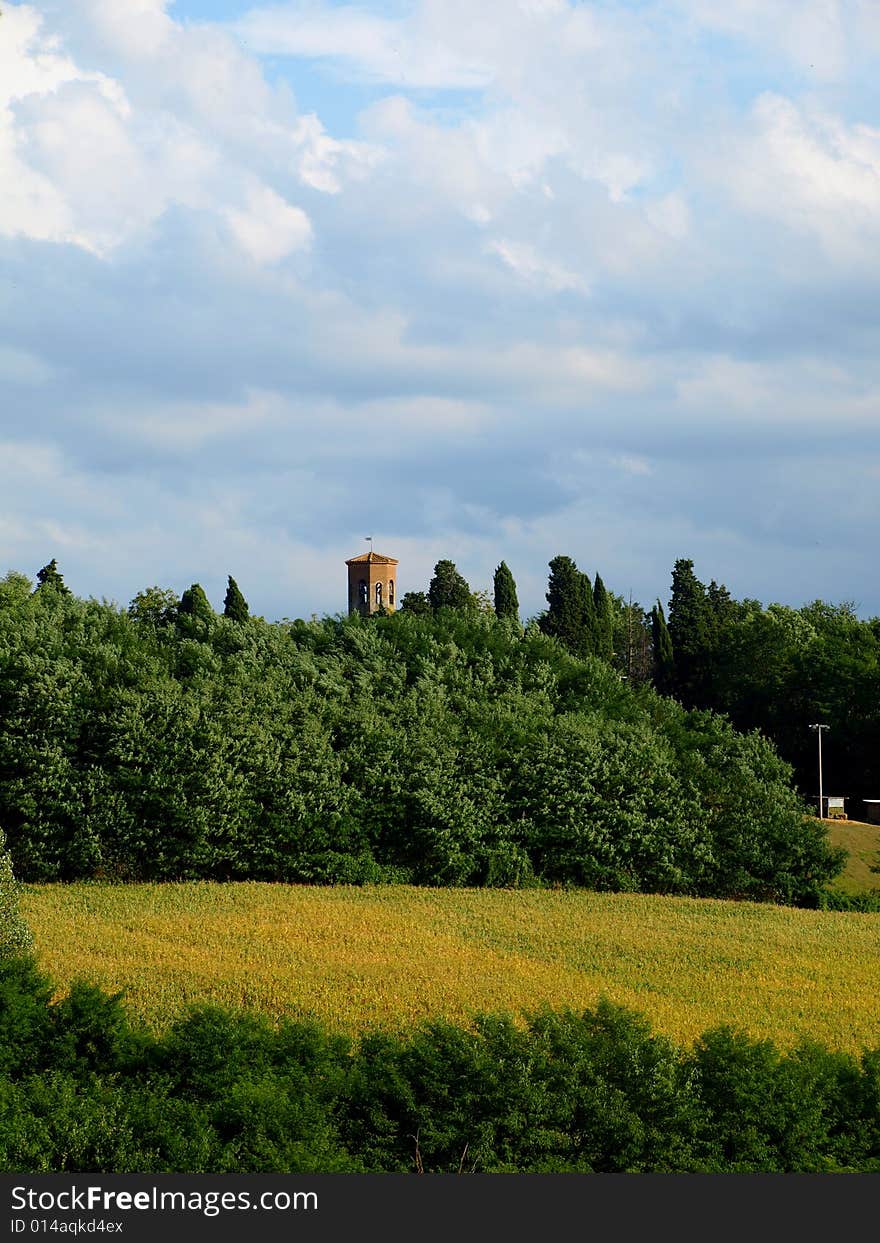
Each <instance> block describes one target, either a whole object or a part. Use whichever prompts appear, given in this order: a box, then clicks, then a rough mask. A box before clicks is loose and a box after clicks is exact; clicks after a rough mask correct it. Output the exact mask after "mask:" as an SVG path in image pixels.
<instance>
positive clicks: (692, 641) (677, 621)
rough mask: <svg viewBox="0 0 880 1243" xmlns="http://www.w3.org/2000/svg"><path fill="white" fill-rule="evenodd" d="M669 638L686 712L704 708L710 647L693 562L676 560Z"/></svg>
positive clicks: (705, 608)
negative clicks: (691, 709)
mask: <svg viewBox="0 0 880 1243" xmlns="http://www.w3.org/2000/svg"><path fill="white" fill-rule="evenodd" d="M669 635H670V638H671V639H672V651H673V656H674V658H675V686H676V691H677V694H678V697H679V699H680V700H681V702H682V703H683V704H684V706H685V707H686V708H699V707H703V706H704V703H703V697H704V689H705V686H704V683H705V672H706V665H707V660H708V654H709V647H710V617H709V607H708V604H707V601H706V588H705V587H704V585H703V584H702V583H701V582H700V580H699V579H698V578H697V576H696V574H695V573H694V563H693V561H686V560H684V559H683V558H679V560H678V561H676V563H675V566H674V567H673V570H672V596H671V598H670V601H669Z"/></svg>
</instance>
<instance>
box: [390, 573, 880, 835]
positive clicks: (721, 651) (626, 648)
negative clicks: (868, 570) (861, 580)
mask: <svg viewBox="0 0 880 1243" xmlns="http://www.w3.org/2000/svg"><path fill="white" fill-rule="evenodd" d="M441 566H442V567H443V574H442V576H436V575H435V579H434V580H433V581H432V584H431V590H430V591H429V592H428V593H427V596H424V597H421V596H420V595H419V593H415V595H414V596H413V598H414V599H415V600H416V602H417V603H418V604H419V606H420V607H430V604H431V601H432V598H433V597H437V596H438V594H439V599H440V600H442V601H443V603H447V602H448V603H452V602H454V603H455V604H456V605H457V606H458V607H462V606H463V605H464V604H465V603H466V601H467V598H468V594H467V593H468V588H467V584H466V583H464V580H461V582H460V583H459V584H458V586H457V590H456V594H455V596H454V601H453V600H450V599H449V597H448V594H447V595H444V592H448V586H449V584H450V583H452V582H454V578H453V573H454V570H455V567H454V566H453V565H452V563H451V562H442V563H440V566H438V570H439V569H440V567H441ZM459 577H460V576H459ZM411 594H412V593H411ZM422 601H424V602H425V603H424V604H422ZM494 607H495V611H496V613H497V614H498V615H499V616H503V615H511V614H512V615H514V616H515V615H516V613H517V611H518V605H517V603H516V585H515V583H514V581H513V577H512V575H511V574H510V571H509V570H508V568H507V566H506V565H505V563H504V562H502V563H501V565H500V566H499V568H498V570H497V571H496V574H495V583H494ZM536 620H537V624H538V626H539V627H540V628H541V630H542V631H543V632H544V633H545V634H549V635H554V636H555V637H556V638H558V639H559V641H560V642H561V643H562V644H563V645H564V646H565V647H566V648H567V650H568V651H570V652H572V653H573V654H574V655H578V656H588V655H592V656H598V657H599V658H601V659H602V660H605V661H607V662H608V663H609V664H611V665H612V667H613V668H615V669H617V670H618V672H619V673H621V675H622V676H624V677H626V678H627V679H628V680H629V681H631V682H650V683H651V684H653V686H654V687H655V689H656V690H657V691H658V692H659V693H660V694H661V695H666V696H672V697H674V698H675V699H677V700H678V701H679V702H680V703H681V704H682V705H683V706H684V707H686V708H696V709H709V710H711V711H714V712H721V713H724V714H725V715H726V716H728V717H729V718H730V720H731V721H732V722H733V724H734V725H735V726H736V728H737V729H740V730H752V729H758V730H761V732H762V733H764V734H765V735H766V736H767V737H768V738H770V739H772V741H773V742H774V743H775V744H776V746H777V748H778V750H779V752H780V754H781V755H782V756H783V757H784V758H785V759H786V760H788V761H789V763H790V764H792V766H793V767H794V770H795V779H796V782H797V785H798V788H799V789H800V790H801V792H802V793H803V794H804V796H805V797H809V799H810V803H811V806H812V807H813V809H817V803H816V795H817V793H818V772H817V767H818V766H817V745H816V735H815V733H814V732H813V733H811V731H810V726H811V725H815V724H817V723H821V724H824V725H827V726H828V727H829V728H828V732H827V733H825V734H824V737H823V752H824V754H823V770H824V777H825V793H826V794H829V793H830V794H836V795H843V796H845V797H847V798H849V799H850V800H851V802H850V805H849V808H848V810H849V812H850V814H851V816H853V817H854V818H856V819H858V818H859V817H860V816H861V815H862V813H863V809H862V807H861V806H860V800H862V799H864V798H880V618H870V619H867V620H864V619H861V618H859V617H858V616H857V615H856V612H855V609H854V607H853V606H852V605H851V604H838V605H830V604H825V603H824V602H823V601H821V600H816V601H814V602H813V603H811V604H808V605H805V606H804V607H803V608H799V609H795V608H789V607H786V606H784V605H780V604H771V605H769V606H767V607H765V606H764V605H762V604H761V603H760V602H759V601H757V600H751V599H746V600H736V599H734V598H733V597H732V596H731V594H730V592H729V591H728V590H727V588H726V587H725V586H724V584H723V583H722V584H719V583H717V582H715V581H714V580H712V581H711V582H709V584H708V586H707V585H706V584H705V583H703V582H701V581H700V579H699V578H698V577H697V575H696V573H695V571H694V563H693V562H692V561H689V560H684V559H681V560H678V561H676V563H675V565H674V567H673V570H672V584H671V593H670V597H669V601H668V605H667V608H666V609H664V606H663V604H662V603H661V602H660V601H659V600H658V601H657V602H656V604H655V605H654V607H653V608H652V609H651V611H650V612H646V611H645V610H644V609H643V608H642V607H641V605H640V604H638V602H633V601H631V600H630V601H626V600H624V599H623V598H622V597H621V596H618V595H615V594H614V593H613V592H609V591H608V590H606V588H605V584H604V583H603V581H602V578H601V576H600V575H599V574H598V573H597V574H596V575H595V578H594V579H593V580H592V582H591V580H590V578H589V576H588V575H587V574H585V573H584V572H583V571H581V570H579V569H578V567H577V565H576V563H575V562H574V561H573V560H572V559H571V558H570V557H554V558H553V560H552V561H551V562H550V575H549V581H548V587H547V608H546V610H544V611H543V612H542V613H541V614H540V615H539V617H538V618H537V619H536Z"/></svg>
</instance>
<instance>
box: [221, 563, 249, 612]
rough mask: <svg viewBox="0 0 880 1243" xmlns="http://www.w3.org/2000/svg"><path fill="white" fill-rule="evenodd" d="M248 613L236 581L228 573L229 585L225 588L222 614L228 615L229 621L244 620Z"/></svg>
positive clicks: (245, 602)
mask: <svg viewBox="0 0 880 1243" xmlns="http://www.w3.org/2000/svg"><path fill="white" fill-rule="evenodd" d="M248 615H249V610H248V604H247V600H245V598H244V596H243V595H242V594H241V590H240V588H239V586H238V583H237V582H236V581H235V579H234V578H233V577H232V575H231V574H230V575H229V585H228V587H227V588H226V596H225V598H224V600H223V616H224V617H228V618H229V619H230V621H234V622H244V621H247V619H248Z"/></svg>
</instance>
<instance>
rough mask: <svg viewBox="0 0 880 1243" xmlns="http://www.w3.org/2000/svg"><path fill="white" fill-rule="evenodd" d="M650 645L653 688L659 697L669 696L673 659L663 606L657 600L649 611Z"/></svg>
mask: <svg viewBox="0 0 880 1243" xmlns="http://www.w3.org/2000/svg"><path fill="white" fill-rule="evenodd" d="M651 643H652V646H653V649H654V686H655V687H656V688H657V691H658V692H659V693H660V694H661V695H671V694H672V693H673V691H674V690H675V658H674V655H673V651H672V638H671V636H670V634H669V627H668V626H667V625H666V617H665V616H664V613H663V605H662V604H661V603H660V601H659V600H658V601H657V603H656V604H655V605H654V607H653V608H652V609H651Z"/></svg>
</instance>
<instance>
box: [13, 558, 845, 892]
mask: <svg viewBox="0 0 880 1243" xmlns="http://www.w3.org/2000/svg"><path fill="white" fill-rule="evenodd" d="M0 827H2V828H4V829H5V830H6V832H7V834H8V839H9V844H10V848H11V851H12V855H13V859H14V862H15V867H16V872H17V874H18V875H19V876H20V877H22V878H23V879H27V880H71V879H77V878H103V879H111V880H150V879H157V880H165V879H197V878H206V879H218V880H228V879H244V878H250V879H265V880H281V881H301V882H319V883H321V882H348V883H362V882H371V881H399V882H412V883H416V884H436V885H503V886H517V885H528V884H534V883H540V884H571V885H583V886H588V887H592V888H596V889H614V890H644V891H651V892H661V893H662V892H665V893H684V894H693V895H697V896H733V897H741V898H753V899H756V900H770V901H780V902H786V903H795V904H804V905H817V904H819V903H820V902H821V901H822V895H823V891H824V888H825V886H826V883H827V881H828V880H829V878H830V877H831V876H833V875H834V874H835V873H836V872H837V870H839V867H840V859H839V857H838V855H839V852H833V851H831V850H829V848H828V847H827V845H826V840H825V836H824V834H823V833H822V831H821V829H819V828H818V827H817V826H816V825H814V824H811V823H810V822H808V821H807V820H806V819H805V818H804V815H803V807H802V805H801V803H800V801H799V799H798V797H797V795H796V794H795V792H794V791H793V789H792V787H791V783H790V770H789V769H788V767H787V766H786V765H785V764H784V763H783V762H782V761H780V759H779V757H778V756H777V755H776V753H775V752H774V750H773V748H772V747H771V746H770V745H769V744H768V743H767V742H766V741H764V740H763V739H762V738H760V737H759V736H757V735H756V734H738V733H736V732H734V730H733V729H732V728H731V727H730V725H729V724H728V723H727V722H726V721H724V720H723V719H722V718H720V717H718V716H714V715H711V714H707V713H696V714H694V713H690V714H689V713H687V712H685V711H684V710H683V709H682V708H681V707H680V706H679V705H677V704H676V703H675V702H673V701H672V700H669V699H663V698H661V697H659V696H657V695H655V694H654V693H653V692H652V691H650V689H644V690H640V691H636V690H633V689H632V688H631V687H630V685H629V684H628V683H627V682H625V681H622V680H621V678H620V677H619V675H618V674H617V673H615V672H614V671H613V670H612V669H611V668H610V667H609V665H608V664H607V663H605V662H603V661H601V660H598V659H596V658H593V657H583V658H581V657H577V656H575V655H572V654H571V653H570V652H568V651H567V650H566V648H565V647H564V646H563V645H562V643H560V642H559V640H558V639H557V638H555V637H553V636H550V635H547V634H545V633H543V632H542V630H541V628H540V627H539V626H538V625H529V626H528V627H526V629H525V631H523V629H522V628H521V626H520V625H519V623H518V621H516V620H515V619H513V618H504V617H502V618H499V617H496V616H495V615H494V613H493V612H492V611H491V610H490V611H488V612H487V611H485V610H483V611H481V610H479V609H464V610H458V609H455V608H452V607H440V608H438V609H437V610H436V611H432V612H431V613H430V614H429V615H425V616H419V615H414V614H412V613H403V612H402V613H400V614H397V615H394V616H390V617H374V618H370V619H364V618H361V617H359V616H353V617H348V618H326V619H324V620H321V621H318V620H314V621H311V622H303V621H296V622H293V623H282V624H275V625H270V624H267V623H266V622H264V621H262V620H261V619H255V618H252V617H250V616H249V615H248V614H247V612H246V610H242V609H239V617H238V618H234V617H232V616H228V615H227V616H218V615H217V614H215V613H214V612H213V610H212V609H211V606H210V604H209V603H208V601H207V599H206V597H205V594H204V592H203V591H202V590H201V588H200V587H197V586H195V585H194V587H192V588H190V589H189V590H188V591H187V592H185V593H184V596H183V597H182V598H181V599H180V600H176V599H174V598H173V596H170V593H163V592H160V591H159V590H158V589H150V590H149V591H147V592H144V593H141V594H140V595H139V596H138V597H136V599H135V600H134V601H133V602H132V605H131V606H130V608H129V610H128V611H126V610H123V609H120V608H118V607H115V606H113V605H110V604H107V603H99V602H97V601H95V600H88V601H83V600H78V599H77V598H76V597H74V596H73V595H72V594H71V593H70V592H68V591H67V590H66V589H63V585H62V587H60V588H59V587H58V585H57V584H53V583H52V582H49V581H45V582H42V583H41V585H40V586H39V587H38V588H37V590H35V591H34V590H32V585H31V584H30V583H29V581H28V580H27V579H25V578H23V577H22V576H21V575H9V576H7V578H6V579H5V580H4V581H2V582H0Z"/></svg>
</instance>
